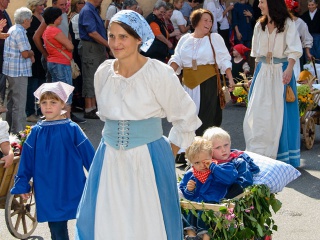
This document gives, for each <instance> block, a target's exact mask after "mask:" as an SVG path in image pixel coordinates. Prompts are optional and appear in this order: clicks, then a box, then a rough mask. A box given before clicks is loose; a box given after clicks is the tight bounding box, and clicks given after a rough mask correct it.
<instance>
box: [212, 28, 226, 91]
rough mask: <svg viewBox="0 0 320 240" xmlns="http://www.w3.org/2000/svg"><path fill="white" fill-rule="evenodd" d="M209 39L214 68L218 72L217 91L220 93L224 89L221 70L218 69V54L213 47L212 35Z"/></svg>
mask: <svg viewBox="0 0 320 240" xmlns="http://www.w3.org/2000/svg"><path fill="white" fill-rule="evenodd" d="M208 37H209V42H210V46H211V49H212V53H213V59H214V67H215V69H216V72H217V86H218V89H217V90H218V93H219V91H220V90H221V89H222V87H221V79H220V72H219V68H218V64H217V60H216V52H215V51H214V47H213V45H212V41H211V33H209V35H208ZM224 84H225V79H224Z"/></svg>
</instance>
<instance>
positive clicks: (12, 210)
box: [5, 192, 38, 239]
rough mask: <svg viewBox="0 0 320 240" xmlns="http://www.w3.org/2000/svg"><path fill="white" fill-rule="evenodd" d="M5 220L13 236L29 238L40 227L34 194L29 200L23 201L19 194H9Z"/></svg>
mask: <svg viewBox="0 0 320 240" xmlns="http://www.w3.org/2000/svg"><path fill="white" fill-rule="evenodd" d="M5 219H6V224H7V228H8V230H9V232H10V233H11V235H12V236H14V237H16V238H19V239H25V238H28V237H29V236H30V235H31V234H32V233H33V232H34V230H35V229H36V227H37V225H38V222H37V217H36V203H35V200H34V195H33V193H32V197H30V198H29V199H28V200H23V199H22V197H20V195H19V194H17V195H12V194H10V192H9V193H8V195H7V199H6V206H5Z"/></svg>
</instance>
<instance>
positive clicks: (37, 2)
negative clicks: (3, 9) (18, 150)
mask: <svg viewBox="0 0 320 240" xmlns="http://www.w3.org/2000/svg"><path fill="white" fill-rule="evenodd" d="M44 5H45V1H44V0H28V1H27V7H28V8H29V9H30V10H31V11H32V14H33V16H32V22H31V25H30V27H29V28H28V29H27V36H28V40H29V43H30V45H31V50H32V51H33V53H34V59H35V62H34V63H33V64H32V77H29V78H28V89H27V103H26V115H27V119H26V120H27V122H33V123H36V122H37V121H38V120H39V116H40V115H41V111H40V108H37V106H36V100H35V97H34V95H33V93H34V91H35V90H36V89H37V88H38V87H40V86H41V85H42V84H43V83H45V82H46V73H45V70H44V69H43V66H42V64H41V56H42V54H41V52H40V51H39V50H38V48H37V46H36V45H35V43H34V41H33V39H32V38H33V35H34V33H35V32H36V31H37V29H38V28H39V26H40V24H41V22H42V20H43V17H42V14H43V11H44Z"/></svg>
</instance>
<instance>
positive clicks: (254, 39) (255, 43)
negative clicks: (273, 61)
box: [250, 21, 261, 57]
mask: <svg viewBox="0 0 320 240" xmlns="http://www.w3.org/2000/svg"><path fill="white" fill-rule="evenodd" d="M260 32H261V24H260V22H259V21H258V22H257V23H256V25H255V26H254V31H253V37H252V44H251V53H250V56H251V57H259V56H258V51H257V50H258V46H259V35H260Z"/></svg>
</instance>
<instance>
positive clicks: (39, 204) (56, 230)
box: [11, 82, 94, 240]
mask: <svg viewBox="0 0 320 240" xmlns="http://www.w3.org/2000/svg"><path fill="white" fill-rule="evenodd" d="M73 89H74V87H72V86H70V85H68V84H66V83H63V82H54V83H44V84H42V85H41V86H40V87H39V88H38V89H37V90H36V91H35V92H34V96H35V97H36V98H37V99H39V104H40V108H41V112H42V114H43V115H44V117H45V120H43V121H39V122H38V123H37V124H36V125H35V126H33V128H32V130H31V132H30V134H29V136H28V138H27V139H26V141H25V143H24V145H23V150H22V155H21V159H20V164H19V169H18V173H17V175H16V177H15V182H14V186H13V188H12V189H11V193H12V194H21V196H22V198H23V199H28V198H29V197H30V196H31V195H32V193H31V186H30V184H29V182H30V180H31V179H32V180H33V186H34V195H35V201H36V211H37V220H38V222H48V225H49V228H50V233H51V238H52V239H60V240H67V239H69V234H68V228H67V222H68V220H69V219H75V218H76V211H77V207H78V205H79V202H80V199H81V195H82V192H83V188H84V185H85V181H86V177H85V173H84V169H83V167H85V168H86V169H87V170H89V168H90V165H91V162H92V159H93V156H94V148H93V146H92V144H91V143H90V141H89V139H88V138H87V136H86V135H85V134H84V132H83V131H82V130H81V128H80V127H79V126H78V125H77V124H76V123H74V122H72V121H71V120H70V119H66V118H65V115H64V114H65V111H63V109H64V107H65V104H66V102H67V100H68V97H69V95H70V94H71V93H72V91H73Z"/></svg>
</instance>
